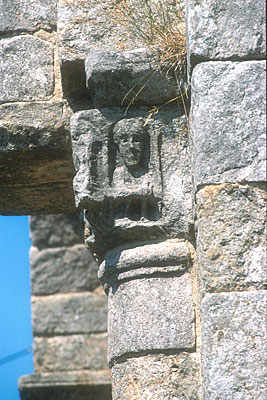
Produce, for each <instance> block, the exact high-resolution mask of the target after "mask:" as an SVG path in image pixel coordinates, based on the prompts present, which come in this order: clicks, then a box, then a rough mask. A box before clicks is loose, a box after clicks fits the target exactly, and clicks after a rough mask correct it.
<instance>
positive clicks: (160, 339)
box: [108, 273, 195, 361]
mask: <svg viewBox="0 0 267 400" xmlns="http://www.w3.org/2000/svg"><path fill="white" fill-rule="evenodd" d="M108 304H109V315H108V332H109V349H108V359H109V361H113V360H114V358H115V359H116V357H119V356H122V355H126V356H127V353H131V354H132V353H138V352H141V353H142V352H144V351H148V350H149V351H154V350H168V349H176V351H178V350H183V349H192V348H193V347H194V345H195V335H194V309H193V299H192V288H191V281H190V276H189V274H188V273H185V274H183V275H182V276H175V277H162V278H156V277H155V278H141V279H135V280H133V281H129V282H124V283H122V284H120V285H119V287H113V288H112V290H110V292H109V303H108Z"/></svg>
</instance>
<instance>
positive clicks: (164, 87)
mask: <svg viewBox="0 0 267 400" xmlns="http://www.w3.org/2000/svg"><path fill="white" fill-rule="evenodd" d="M85 73H86V86H87V89H88V91H89V95H90V97H91V100H92V103H93V107H94V108H99V107H114V106H118V107H120V106H122V105H123V106H128V105H129V104H131V105H132V104H134V105H145V106H148V105H151V106H154V105H160V104H164V103H166V102H167V101H169V100H171V99H173V98H174V97H177V96H178V95H179V94H180V93H181V92H184V90H185V76H182V77H179V78H180V79H179V81H178V82H177V81H176V79H175V77H174V76H173V75H172V74H171V73H169V74H167V73H166V71H164V70H163V69H161V68H160V67H159V64H158V62H157V61H156V59H155V57H154V58H153V56H152V55H151V53H149V52H148V51H147V50H146V49H138V50H133V51H125V52H114V51H103V50H98V51H93V52H91V53H90V54H89V56H88V57H87V58H86V60H85ZM177 80H178V76H177Z"/></svg>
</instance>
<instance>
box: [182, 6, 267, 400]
mask: <svg viewBox="0 0 267 400" xmlns="http://www.w3.org/2000/svg"><path fill="white" fill-rule="evenodd" d="M187 3H188V4H187V6H188V10H187V11H188V12H187V24H188V50H189V54H188V55H189V65H190V67H191V70H192V87H191V89H192V91H191V92H192V104H191V112H192V136H193V143H194V178H195V193H196V218H197V222H196V227H197V241H196V242H197V259H198V277H199V285H200V293H199V294H200V303H201V321H202V350H201V353H202V373H203V388H204V396H205V399H206V400H213V399H223V400H230V399H242V400H244V399H246V400H247V399H251V400H252V399H264V398H265V397H266V393H264V391H265V389H264V383H263V381H264V378H263V374H264V359H265V354H266V348H265V350H264V347H265V346H264V340H265V336H266V323H265V321H264V320H265V313H264V308H265V305H266V294H265V292H264V290H263V289H264V280H265V278H266V257H265V251H266V249H265V245H264V241H265V238H264V219H265V201H266V200H265V198H266V197H265V189H266V184H265V183H264V181H265V179H266V160H265V155H266V146H265V140H266V139H265V85H266V83H265V61H262V59H263V58H264V55H265V37H264V32H265V28H264V18H265V11H264V8H265V2H264V1H258V2H254V1H250V0H248V1H245V2H244V1H242V0H240V1H235V2H228V4H227V7H225V4H224V3H225V2H222V1H220V0H207V1H203V2H195V1H191V0H188V1H187ZM190 73H191V71H190Z"/></svg>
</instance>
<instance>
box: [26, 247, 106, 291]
mask: <svg viewBox="0 0 267 400" xmlns="http://www.w3.org/2000/svg"><path fill="white" fill-rule="evenodd" d="M30 257H31V288H32V294H33V295H39V296H42V295H48V294H55V293H67V292H83V291H88V290H89V291H90V290H94V289H95V288H96V287H98V286H99V280H98V277H97V265H96V262H95V260H94V259H93V257H92V255H91V254H90V252H89V251H88V250H87V249H86V248H85V246H84V245H75V246H71V247H59V248H52V249H44V250H41V251H38V249H37V248H36V247H32V248H31V252H30Z"/></svg>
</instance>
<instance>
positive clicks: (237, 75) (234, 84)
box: [191, 61, 266, 187]
mask: <svg viewBox="0 0 267 400" xmlns="http://www.w3.org/2000/svg"><path fill="white" fill-rule="evenodd" d="M265 68H266V66H265V62H264V61H245V62H206V63H201V64H199V65H197V66H196V67H195V68H194V71H193V76H192V108H191V110H192V132H193V140H194V157H195V184H196V186H197V187H198V186H200V185H204V184H212V183H222V182H236V181H239V182H242V181H252V182H256V181H265V179H266V137H265V130H266V121H265V104H266V94H265V88H266V78H265Z"/></svg>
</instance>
